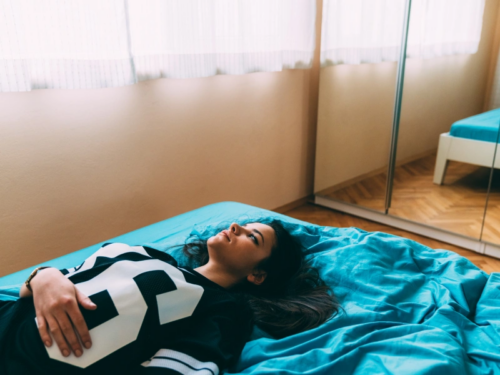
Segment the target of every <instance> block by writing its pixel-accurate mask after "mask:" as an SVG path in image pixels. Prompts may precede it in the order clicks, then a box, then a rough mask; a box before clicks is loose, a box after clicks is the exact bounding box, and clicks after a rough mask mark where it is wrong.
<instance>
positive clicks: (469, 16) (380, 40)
mask: <svg viewBox="0 0 500 375" xmlns="http://www.w3.org/2000/svg"><path fill="white" fill-rule="evenodd" d="M405 2H406V1H405V0H324V2H323V29H322V35H321V64H322V66H328V65H333V64H360V63H378V62H382V61H397V60H398V51H399V48H400V44H401V33H402V27H403V18H404V14H403V13H404V5H405ZM483 11H484V0H413V1H412V9H411V18H410V30H409V36H408V48H407V56H408V57H410V58H411V57H414V58H433V57H440V56H446V55H455V54H464V53H469V54H471V53H475V52H477V48H478V45H479V40H480V37H481V28H482V23H483Z"/></svg>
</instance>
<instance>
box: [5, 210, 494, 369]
mask: <svg viewBox="0 0 500 375" xmlns="http://www.w3.org/2000/svg"><path fill="white" fill-rule="evenodd" d="M242 214H245V215H246V217H256V218H257V217H259V216H264V215H265V216H269V215H272V216H277V217H280V218H282V219H283V220H285V221H286V222H287V226H288V227H289V229H290V230H291V231H292V233H293V234H294V235H296V236H297V237H299V238H300V239H301V240H302V242H303V243H304V244H305V246H306V247H307V248H308V249H309V250H308V251H309V252H310V254H309V255H308V257H309V258H310V259H311V260H312V261H313V262H314V264H315V265H316V266H317V267H319V269H320V270H321V275H322V277H323V278H324V279H325V280H326V281H327V283H328V284H329V285H331V286H332V287H333V288H334V291H335V293H336V294H337V296H338V298H339V300H340V302H341V304H342V306H343V307H344V309H345V313H341V314H340V315H339V316H337V317H336V318H334V319H333V320H331V321H329V322H327V323H325V324H323V325H322V326H320V327H318V328H316V329H313V330H310V331H308V332H304V333H301V334H297V335H294V336H290V337H288V338H285V339H281V340H275V339H273V338H270V337H269V336H268V335H266V334H265V333H264V332H262V331H260V330H258V329H255V330H254V332H253V334H252V340H251V341H250V342H248V343H247V345H246V346H245V348H244V350H243V353H242V355H241V358H240V360H239V362H238V364H237V366H236V369H234V370H233V371H232V373H237V374H255V375H260V374H438V375H445V374H453V375H458V374H500V274H499V273H494V274H491V275H488V274H486V273H485V272H483V271H481V270H480V269H478V268H477V267H476V266H474V265H473V264H472V263H471V262H469V261H468V260H467V259H466V258H463V257H461V256H459V255H457V254H456V253H453V252H450V251H445V250H432V249H430V248H428V247H425V246H423V245H420V244H418V243H416V242H414V241H411V240H408V239H404V238H401V237H397V236H392V235H388V234H385V233H379V232H374V233H368V232H365V231H362V230H360V229H356V228H330V227H321V226H316V225H312V224H308V223H304V222H301V221H298V220H295V219H291V218H288V217H286V216H283V215H279V214H276V213H272V212H270V211H266V210H262V209H257V208H254V207H251V206H246V205H242V204H237V203H231V202H224V203H220V204H216V205H211V206H207V207H204V208H202V209H199V210H195V211H192V212H190V213H187V214H185V215H186V216H184V215H180V216H177V217H176V218H172V219H169V220H166V221H164V222H161V223H157V224H154V225H155V226H156V227H155V228H151V227H152V226H149V227H146V228H142V229H141V230H139V231H136V232H135V233H136V234H135V235H132V234H133V233H134V232H132V233H129V234H128V235H125V236H128V237H123V236H121V238H120V237H118V238H116V239H113V240H115V241H116V242H125V243H129V244H139V243H143V244H148V245H150V246H152V247H156V248H157V249H160V250H161V249H167V248H168V246H170V245H172V244H174V243H178V242H179V241H182V240H183V239H184V238H185V237H186V235H187V234H189V233H190V231H191V230H193V225H194V224H198V225H197V226H195V227H194V230H197V231H204V230H206V229H207V225H210V223H216V222H219V221H223V220H234V219H237V218H238V217H240V216H241V215H242ZM165 230H170V231H165ZM141 231H142V232H141ZM146 237H148V238H146ZM96 246H97V245H96ZM88 249H90V248H88ZM88 249H84V250H82V252H85V251H87V252H93V250H88ZM169 252H170V253H171V254H172V255H174V256H175V257H177V258H178V260H180V261H181V264H182V263H184V264H186V260H185V259H184V258H183V257H182V256H180V253H179V251H178V250H174V251H172V250H170V251H169ZM75 254H77V253H75ZM72 256H73V258H72V260H76V258H78V256H80V257H83V258H85V257H86V256H88V255H85V254H83V253H81V254H79V255H78V256H76V258H75V255H74V254H73V255H72ZM68 259H69V258H67V259H66V262H67V261H68ZM77 263H78V262H76V263H75V264H77ZM51 264H54V262H52V263H51ZM75 264H66V266H73V265H75ZM25 272H27V271H25ZM15 277H18V278H20V277H24V275H22V273H20V274H18V275H17V276H15ZM5 280H7V281H9V280H10V281H12V280H14V278H12V277H10V279H9V278H3V279H0V285H5V282H2V281H5ZM18 281H19V280H18ZM11 291H12V292H13V293H15V292H16V291H17V289H16V287H14V288H13V289H11ZM5 292H8V291H7V290H5ZM4 298H9V297H8V296H7V294H5V295H4Z"/></svg>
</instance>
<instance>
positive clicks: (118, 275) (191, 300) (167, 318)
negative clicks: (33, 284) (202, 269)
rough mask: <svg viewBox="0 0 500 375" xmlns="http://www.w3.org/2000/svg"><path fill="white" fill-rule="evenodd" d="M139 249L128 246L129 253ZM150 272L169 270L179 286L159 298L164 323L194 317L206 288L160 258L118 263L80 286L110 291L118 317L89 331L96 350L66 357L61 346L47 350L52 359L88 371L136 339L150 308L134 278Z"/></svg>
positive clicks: (88, 292) (84, 290)
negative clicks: (96, 363) (191, 281)
mask: <svg viewBox="0 0 500 375" xmlns="http://www.w3.org/2000/svg"><path fill="white" fill-rule="evenodd" d="M113 245H114V244H113ZM122 246H123V245H122ZM109 247H111V246H109ZM127 247H128V246H127ZM136 249H137V248H134V249H132V248H130V247H128V251H130V250H132V251H134V250H135V251H136ZM89 260H90V259H89ZM85 268H87V267H85ZM79 271H80V270H79ZM149 271H165V272H166V273H167V275H168V276H169V277H170V279H172V281H173V282H174V283H175V285H176V287H177V289H176V290H173V291H170V292H167V293H163V294H159V295H157V296H156V300H157V303H158V314H159V317H160V324H166V323H169V322H172V321H175V320H178V319H183V318H186V317H188V316H191V315H192V314H193V311H194V309H195V308H196V306H197V305H198V302H199V301H200V299H201V296H202V295H203V288H202V287H201V286H199V285H196V284H191V283H188V282H186V279H185V278H184V275H183V273H182V272H181V271H180V270H178V269H177V268H175V267H173V266H172V265H170V264H168V263H165V262H162V261H160V260H157V259H151V260H144V261H139V262H137V261H128V260H122V261H118V262H116V263H113V264H112V265H111V266H110V267H109V268H108V269H106V270H105V271H103V272H101V273H100V274H98V275H97V276H95V277H94V278H92V279H90V280H88V281H86V282H83V283H79V284H76V287H77V288H78V289H79V290H80V291H81V292H82V293H83V294H85V295H87V296H90V295H93V294H96V293H99V292H102V291H104V290H107V291H108V293H109V295H110V296H111V298H112V300H113V303H114V305H115V307H116V309H117V311H118V316H116V317H114V318H112V319H110V320H108V321H106V322H104V323H102V324H100V325H98V326H97V327H95V328H93V329H91V330H90V331H89V332H90V335H91V337H92V347H91V348H90V349H85V351H84V355H82V356H81V357H79V358H78V357H75V356H74V355H73V354H72V355H70V356H69V357H63V356H62V354H61V352H60V351H59V348H58V347H57V345H52V346H51V347H50V348H47V347H46V349H47V352H48V354H49V356H50V358H52V359H55V360H58V361H61V362H65V363H68V364H71V365H74V366H77V367H80V368H86V367H88V366H90V365H91V364H93V363H95V362H97V361H99V360H100V359H102V358H104V357H106V356H107V355H109V354H111V353H113V352H115V351H116V350H118V349H120V348H122V347H124V346H125V345H127V344H130V343H131V342H133V341H134V340H136V339H137V336H138V334H139V331H140V329H141V326H142V322H143V320H144V316H145V315H146V311H147V308H148V307H147V305H146V302H145V301H144V298H143V296H142V294H141V292H140V290H139V287H138V286H137V284H136V283H135V281H134V280H133V278H134V277H136V276H138V275H140V274H142V273H144V272H149Z"/></svg>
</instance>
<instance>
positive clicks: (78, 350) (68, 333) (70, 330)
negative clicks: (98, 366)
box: [51, 312, 83, 357]
mask: <svg viewBox="0 0 500 375" xmlns="http://www.w3.org/2000/svg"><path fill="white" fill-rule="evenodd" d="M55 318H56V320H57V323H58V324H59V327H60V331H62V335H63V336H64V339H65V341H66V342H67V343H68V344H69V347H70V348H71V350H72V351H73V353H75V355H76V356H77V357H80V356H81V355H82V353H83V350H82V346H81V345H80V341H78V337H77V336H76V332H75V328H74V327H73V324H71V321H70V320H69V317H68V315H67V314H66V313H65V312H59V313H58V314H57V315H56V316H55ZM51 332H52V331H51ZM52 333H53V332H52ZM55 339H56V342H57V338H55ZM63 355H64V352H63Z"/></svg>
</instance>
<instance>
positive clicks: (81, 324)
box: [68, 305, 95, 349]
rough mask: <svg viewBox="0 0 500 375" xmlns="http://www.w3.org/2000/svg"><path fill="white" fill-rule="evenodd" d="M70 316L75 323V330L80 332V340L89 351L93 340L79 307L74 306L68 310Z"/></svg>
mask: <svg viewBox="0 0 500 375" xmlns="http://www.w3.org/2000/svg"><path fill="white" fill-rule="evenodd" d="M94 306H95V305H94ZM68 315H69V318H70V319H71V322H73V325H74V327H75V330H76V331H77V332H78V335H79V336H80V339H81V340H82V342H83V345H84V346H85V348H87V349H89V348H90V347H91V346H92V340H91V339H90V333H89V329H88V328H87V323H85V319H83V316H82V313H81V311H80V309H79V308H78V305H74V306H72V307H71V308H69V309H68Z"/></svg>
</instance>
